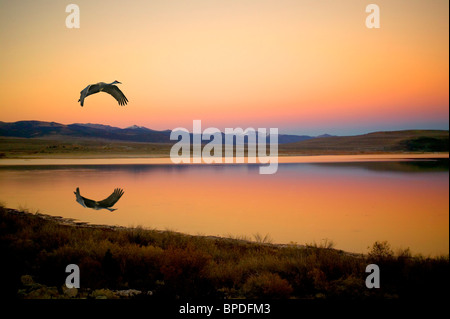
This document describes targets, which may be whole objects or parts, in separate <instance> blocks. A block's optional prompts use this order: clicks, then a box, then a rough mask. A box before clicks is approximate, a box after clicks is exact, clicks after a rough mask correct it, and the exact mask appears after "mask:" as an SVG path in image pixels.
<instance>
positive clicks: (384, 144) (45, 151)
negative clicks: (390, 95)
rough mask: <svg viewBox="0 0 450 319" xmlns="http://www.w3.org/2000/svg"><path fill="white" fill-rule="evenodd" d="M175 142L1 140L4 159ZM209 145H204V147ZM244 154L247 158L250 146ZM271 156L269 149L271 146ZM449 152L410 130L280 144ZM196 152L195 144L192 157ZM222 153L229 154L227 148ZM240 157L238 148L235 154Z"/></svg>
mask: <svg viewBox="0 0 450 319" xmlns="http://www.w3.org/2000/svg"><path fill="white" fill-rule="evenodd" d="M172 145H173V143H144V142H126V141H117V140H111V139H100V138H95V137H91V138H87V137H85V138H78V137H67V136H57V137H53V138H51V137H49V136H46V137H40V138H18V137H0V158H55V157H60V158H61V157H62V158H67V157H75V158H77V157H87V158H89V157H106V158H108V157H169V156H170V150H171V147H172ZM204 145H205V144H203V146H204ZM239 147H243V148H244V154H245V156H247V147H244V146H239ZM266 147H267V154H268V153H269V146H268V145H267V146H266ZM448 151H449V132H448V131H444V130H409V131H392V132H375V133H369V134H364V135H357V136H327V137H318V138H311V139H307V140H304V141H301V142H295V143H286V144H279V145H278V154H279V155H280V156H294V155H349V154H385V153H433V152H443V153H448ZM192 152H193V149H192V145H191V154H192ZM222 154H225V146H223V149H222ZM235 154H236V148H234V150H233V155H235Z"/></svg>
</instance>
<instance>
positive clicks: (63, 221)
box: [4, 207, 367, 258]
mask: <svg viewBox="0 0 450 319" xmlns="http://www.w3.org/2000/svg"><path fill="white" fill-rule="evenodd" d="M4 209H5V210H6V211H7V213H8V214H12V215H17V216H35V217H38V218H40V219H43V220H45V221H50V222H56V223H57V224H58V225H61V226H68V227H76V228H85V229H92V230H95V229H97V230H102V231H134V230H143V231H149V232H156V233H158V234H172V235H177V236H183V237H187V238H198V239H206V240H212V241H220V242H224V243H231V244H232V243H235V244H244V245H262V246H266V247H272V248H278V249H283V248H295V249H308V248H318V249H321V248H323V249H331V250H333V251H336V252H339V253H341V254H344V255H347V256H351V257H359V258H363V257H365V256H366V255H367V254H363V253H356V252H349V251H344V250H342V249H336V248H325V247H320V246H317V247H314V246H310V245H302V244H296V243H292V244H280V243H271V242H258V241H252V240H249V239H240V238H231V237H222V236H213V235H192V234H188V233H183V232H179V231H173V230H160V229H153V228H146V227H142V226H138V227H133V226H120V225H106V224H92V223H89V222H83V221H78V220H77V219H75V218H70V217H62V216H53V215H49V214H43V213H38V212H37V213H31V212H28V211H24V210H19V209H15V208H9V207H4Z"/></svg>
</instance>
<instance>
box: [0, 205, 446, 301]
mask: <svg viewBox="0 0 450 319" xmlns="http://www.w3.org/2000/svg"><path fill="white" fill-rule="evenodd" d="M255 240H256V242H254V241H253V242H250V241H246V240H242V239H232V238H212V237H200V236H189V235H184V234H179V233H175V232H170V231H156V230H147V229H143V228H142V227H136V228H118V229H111V228H108V227H79V226H78V227H76V226H69V225H62V224H60V223H59V222H58V221H56V220H52V219H44V218H42V216H40V215H38V214H30V213H24V212H19V211H14V210H9V209H6V208H3V207H1V208H0V248H1V250H0V252H1V255H2V263H1V264H0V268H1V269H0V270H1V273H3V274H8V276H5V281H4V282H3V283H2V287H1V293H2V294H3V295H6V296H8V297H24V298H61V297H62V298H68V297H70V296H72V297H73V296H74V295H75V296H78V297H83V296H84V297H86V296H87V297H90V298H95V297H102V298H103V297H105V298H116V297H117V294H114V293H112V292H111V291H112V290H121V289H122V290H123V289H137V290H139V291H142V292H144V293H143V294H142V295H140V296H145V297H146V298H158V297H162V298H177V297H181V298H199V297H211V298H282V299H286V298H352V299H353V298H385V297H403V298H408V297H411V296H414V297H420V296H427V297H430V296H440V295H441V294H443V292H442V289H444V288H445V287H443V286H445V285H442V284H443V283H445V282H446V281H447V280H448V265H449V259H448V256H446V257H441V258H433V259H430V258H423V257H411V253H410V252H409V251H408V250H403V251H401V252H399V253H400V255H395V254H393V252H392V250H391V249H390V247H389V245H388V243H384V242H377V243H375V244H374V246H373V247H371V248H370V249H369V254H368V255H366V256H357V255H352V254H348V253H345V252H343V251H339V250H336V249H333V243H332V241H329V240H326V241H324V242H322V243H319V244H312V245H307V246H298V245H287V246H277V245H272V244H269V243H268V241H270V239H269V237H268V236H267V235H266V236H261V235H257V236H255ZM368 263H377V264H378V265H379V266H380V268H381V269H382V272H383V274H382V289H372V290H369V289H367V288H366V287H365V278H366V276H367V274H366V273H365V267H366V265H367V264H368ZM68 264H77V265H78V266H79V267H80V273H81V276H80V277H81V288H80V289H79V291H78V293H75V294H73V293H72V295H70V294H69V293H68V292H67V290H66V289H65V287H64V282H65V277H66V276H67V274H66V273H65V267H66V266H67V265H68ZM21 278H22V280H21ZM30 282H32V283H31V284H30ZM36 283H39V284H36ZM33 287H34V288H33ZM441 288H442V289H441ZM94 292H95V293H94ZM150 295H151V296H150Z"/></svg>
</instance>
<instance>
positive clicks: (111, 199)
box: [86, 188, 124, 208]
mask: <svg viewBox="0 0 450 319" xmlns="http://www.w3.org/2000/svg"><path fill="white" fill-rule="evenodd" d="M123 194H124V191H123V189H121V188H116V189H115V190H114V192H113V193H112V194H111V195H109V196H108V198H105V199H104V200H102V201H100V202H97V204H98V205H99V206H101V207H104V208H106V207H111V206H113V205H114V204H115V203H117V201H118V200H119V199H120V197H122V195H123ZM86 206H87V205H86Z"/></svg>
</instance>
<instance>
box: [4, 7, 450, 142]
mask: <svg viewBox="0 0 450 319" xmlns="http://www.w3.org/2000/svg"><path fill="white" fill-rule="evenodd" d="M70 3H75V4H77V5H78V6H79V8H80V28H79V29H68V28H66V25H65V21H66V17H67V16H68V15H69V13H66V12H65V8H66V6H67V5H68V4H70ZM370 3H375V4H377V5H378V6H379V7H380V10H381V28H380V29H368V28H367V27H366V25H365V20H366V17H367V15H368V13H366V12H365V8H366V6H367V5H368V4H370ZM448 12H449V2H448V1H447V0H395V1H392V0H370V1H369V0H342V1H336V0H277V1H275V0H273V1H266V0H231V1H225V0H190V1H184V0H172V1H167V0H158V1H156V0H147V1H112V0H109V1H82V0H74V1H71V2H69V1H57V0H47V1H43V0H37V1H9V0H8V1H5V0H0V40H1V41H0V43H1V50H0V70H1V76H0V88H1V89H0V90H1V94H0V108H1V113H0V121H4V122H13V121H19V120H41V121H55V122H59V123H64V124H71V123H99V124H107V125H113V126H118V127H127V126H131V125H133V124H137V125H142V126H146V127H148V128H152V129H157V130H163V129H173V128H176V127H186V128H188V129H189V130H191V129H192V120H195V119H200V120H202V127H203V128H206V127H210V126H213V127H217V128H219V129H224V128H225V127H243V128H245V127H250V126H251V127H255V128H257V127H277V128H279V131H280V132H281V133H296V134H310V135H317V134H323V133H330V134H338V135H347V134H348V135H351V134H360V133H367V132H372V131H378V130H400V129H412V128H417V129H448V127H449V120H448V116H449V90H448V85H449V49H448V48H449V33H448V27H449V13H448ZM114 80H118V81H121V82H122V83H123V84H122V85H119V87H120V89H121V90H122V91H123V92H124V93H125V95H126V96H127V98H128V100H129V104H128V105H127V106H125V107H120V106H118V104H117V102H116V101H115V100H114V99H113V98H112V97H111V96H109V95H107V94H104V93H100V94H96V95H93V96H90V97H88V98H87V99H86V101H85V106H84V107H83V108H82V107H80V105H79V103H77V100H78V98H79V95H80V91H81V90H82V89H83V88H84V87H86V85H87V84H91V83H96V82H100V81H104V82H112V81H114Z"/></svg>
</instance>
